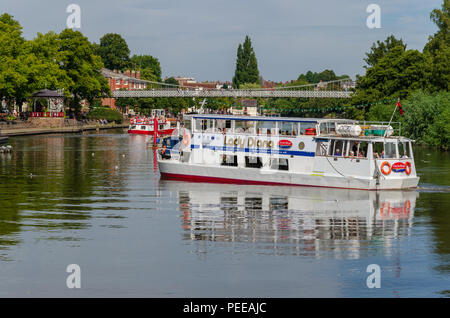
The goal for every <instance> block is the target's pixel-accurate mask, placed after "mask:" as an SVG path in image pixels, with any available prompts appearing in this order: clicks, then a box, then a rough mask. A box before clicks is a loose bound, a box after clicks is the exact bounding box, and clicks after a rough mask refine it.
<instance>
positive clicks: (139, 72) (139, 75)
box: [136, 71, 141, 79]
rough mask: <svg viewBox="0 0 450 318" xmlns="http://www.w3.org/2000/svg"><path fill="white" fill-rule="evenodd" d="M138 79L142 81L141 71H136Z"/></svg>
mask: <svg viewBox="0 0 450 318" xmlns="http://www.w3.org/2000/svg"><path fill="white" fill-rule="evenodd" d="M136 78H137V79H141V71H136Z"/></svg>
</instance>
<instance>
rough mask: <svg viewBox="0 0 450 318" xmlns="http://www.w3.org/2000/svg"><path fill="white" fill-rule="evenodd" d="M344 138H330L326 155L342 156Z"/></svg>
mask: <svg viewBox="0 0 450 318" xmlns="http://www.w3.org/2000/svg"><path fill="white" fill-rule="evenodd" d="M344 147H345V144H344V140H339V139H337V140H332V141H331V144H330V148H329V150H328V155H330V156H333V157H342V156H343V153H344Z"/></svg>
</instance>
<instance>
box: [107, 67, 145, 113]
mask: <svg viewBox="0 0 450 318" xmlns="http://www.w3.org/2000/svg"><path fill="white" fill-rule="evenodd" d="M101 73H102V75H103V77H104V78H106V79H107V80H108V83H109V88H110V89H111V92H114V91H117V90H120V89H126V90H129V91H133V90H139V89H147V85H148V84H147V81H144V80H142V79H141V73H140V72H139V71H130V70H127V71H125V72H121V71H111V70H108V69H106V68H103V69H102V70H101ZM102 105H103V106H109V107H111V108H114V109H115V108H116V104H115V99H114V98H102Z"/></svg>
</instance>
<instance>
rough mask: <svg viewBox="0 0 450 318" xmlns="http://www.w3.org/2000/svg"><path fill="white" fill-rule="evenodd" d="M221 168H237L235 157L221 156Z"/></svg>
mask: <svg viewBox="0 0 450 318" xmlns="http://www.w3.org/2000/svg"><path fill="white" fill-rule="evenodd" d="M221 165H222V166H231V167H237V166H238V161H237V155H225V154H224V155H222V163H221Z"/></svg>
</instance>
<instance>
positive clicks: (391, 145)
mask: <svg viewBox="0 0 450 318" xmlns="http://www.w3.org/2000/svg"><path fill="white" fill-rule="evenodd" d="M373 157H374V159H378V158H380V159H382V158H387V159H389V158H398V156H397V143H396V142H395V141H391V142H384V143H383V142H374V143H373Z"/></svg>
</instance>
